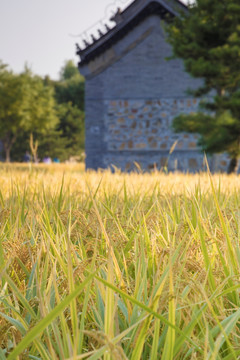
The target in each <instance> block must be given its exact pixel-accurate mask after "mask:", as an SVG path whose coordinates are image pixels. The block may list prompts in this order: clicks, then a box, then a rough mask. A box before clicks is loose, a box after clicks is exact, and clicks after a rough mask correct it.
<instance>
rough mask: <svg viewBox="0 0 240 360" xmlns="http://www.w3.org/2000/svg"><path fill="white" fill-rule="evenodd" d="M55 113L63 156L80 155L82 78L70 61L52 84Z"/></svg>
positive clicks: (82, 127) (82, 135) (81, 147)
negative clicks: (56, 113)
mask: <svg viewBox="0 0 240 360" xmlns="http://www.w3.org/2000/svg"><path fill="white" fill-rule="evenodd" d="M53 86H54V88H55V98H56V101H57V104H58V106H57V111H58V116H59V125H58V127H57V129H58V131H60V132H61V134H62V135H61V137H62V138H64V139H65V140H66V142H65V144H67V145H66V149H65V150H66V151H65V156H68V157H69V156H76V155H80V152H82V150H83V149H84V86H85V83H84V78H83V77H82V76H81V75H80V73H79V70H78V68H77V67H76V66H75V64H74V63H73V61H72V60H69V61H67V62H65V64H64V66H63V67H62V69H61V71H60V80H59V81H55V82H53Z"/></svg>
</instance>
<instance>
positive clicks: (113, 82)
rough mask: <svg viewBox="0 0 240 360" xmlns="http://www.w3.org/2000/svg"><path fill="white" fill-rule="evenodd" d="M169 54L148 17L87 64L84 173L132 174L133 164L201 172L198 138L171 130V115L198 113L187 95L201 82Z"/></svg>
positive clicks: (153, 19) (155, 20)
mask: <svg viewBox="0 0 240 360" xmlns="http://www.w3.org/2000/svg"><path fill="white" fill-rule="evenodd" d="M171 54H172V52H171V47H170V45H169V44H168V43H167V42H166V40H165V35H164V30H163V23H162V22H161V20H160V18H159V17H158V16H151V17H149V18H147V19H146V20H145V21H144V22H142V23H141V24H140V25H138V26H137V27H135V28H134V29H133V30H132V31H131V32H129V33H128V34H127V35H126V36H125V37H124V38H123V39H122V40H121V41H119V42H118V43H117V44H115V45H114V46H113V47H112V48H111V49H109V50H108V51H106V53H105V54H103V55H101V56H100V57H99V58H97V59H95V60H94V61H92V62H91V63H90V64H88V73H89V75H88V77H87V79H86V104H85V105H86V155H87V157H86V167H87V168H93V169H97V168H106V167H109V166H111V165H115V166H117V167H119V168H121V169H123V170H131V169H133V168H134V162H138V163H139V164H140V165H141V167H142V168H143V169H146V170H149V169H152V168H154V167H158V168H161V167H165V166H167V167H168V169H169V170H181V171H187V170H189V171H192V172H195V171H198V170H200V169H201V168H202V163H203V154H202V153H201V152H200V151H199V149H198V147H197V136H196V135H189V134H175V133H173V131H172V130H171V124H172V120H173V118H174V117H175V116H176V115H178V114H179V113H182V112H183V113H190V112H193V111H195V110H196V109H197V105H198V101H197V100H196V99H193V98H191V97H190V96H189V95H187V94H186V90H188V89H189V88H191V89H193V88H197V87H199V85H200V84H201V81H198V80H196V79H193V78H191V77H190V75H188V74H187V73H186V72H185V71H184V69H183V63H182V61H181V60H178V59H177V60H170V61H167V60H166V57H169V56H171ZM104 68H105V69H104ZM103 69H104V70H103ZM173 146H174V150H173ZM172 150H173V152H172ZM170 152H172V153H171V154H170Z"/></svg>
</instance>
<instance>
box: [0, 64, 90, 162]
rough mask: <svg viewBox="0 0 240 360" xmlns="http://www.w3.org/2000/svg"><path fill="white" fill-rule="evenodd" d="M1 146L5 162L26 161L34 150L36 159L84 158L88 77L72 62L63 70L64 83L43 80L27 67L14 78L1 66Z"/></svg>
mask: <svg viewBox="0 0 240 360" xmlns="http://www.w3.org/2000/svg"><path fill="white" fill-rule="evenodd" d="M30 138H31V146H30ZM0 141H1V142H2V144H3V147H4V152H5V158H6V161H10V159H13V160H15V161H21V160H22V159H23V157H24V154H25V152H26V151H30V148H31V150H32V153H34V154H32V155H33V157H34V158H35V160H36V159H37V156H39V157H40V158H43V157H45V156H50V157H52V158H54V157H58V158H59V159H60V160H66V159H68V158H69V157H71V156H78V157H79V156H81V153H82V151H83V149H84V78H83V77H82V76H81V75H80V74H79V71H78V69H77V67H76V66H75V65H74V63H73V61H71V60H69V61H67V62H66V63H65V64H64V65H63V67H62V69H61V71H60V79H59V80H52V79H50V78H49V77H45V78H44V79H42V78H41V77H39V76H36V75H34V74H32V72H31V71H30V70H29V69H28V68H26V69H25V70H24V71H23V72H22V73H21V74H15V73H13V72H12V71H11V70H9V68H8V66H7V65H5V64H3V63H2V62H0ZM34 144H35V145H34ZM36 145H38V146H36ZM33 149H35V150H34V151H33ZM10 153H11V157H10Z"/></svg>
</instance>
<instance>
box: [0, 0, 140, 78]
mask: <svg viewBox="0 0 240 360" xmlns="http://www.w3.org/2000/svg"><path fill="white" fill-rule="evenodd" d="M132 1H133V0H0V59H1V60H2V61H3V62H4V63H7V64H9V66H10V68H11V69H12V70H14V71H15V72H20V71H22V70H23V68H24V63H26V62H27V64H28V65H29V66H30V67H31V69H32V71H33V72H34V73H36V74H39V75H42V76H44V75H47V74H48V75H50V76H51V78H53V79H57V78H58V75H59V71H60V68H61V67H62V66H63V64H64V61H65V60H68V59H74V61H75V63H77V61H78V57H77V56H75V43H76V42H81V38H80V37H72V36H71V34H72V35H78V34H81V33H83V32H84V31H85V30H86V29H88V28H89V27H90V26H92V25H94V24H96V23H97V22H98V21H99V20H101V19H103V20H104V19H106V20H107V19H108V18H109V15H110V14H111V12H112V11H114V9H117V7H118V6H119V7H121V8H124V7H126V6H127V5H128V4H129V3H131V2H132ZM103 22H104V21H103ZM90 32H92V31H90Z"/></svg>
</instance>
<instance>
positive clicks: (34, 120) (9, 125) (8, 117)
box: [0, 64, 57, 161]
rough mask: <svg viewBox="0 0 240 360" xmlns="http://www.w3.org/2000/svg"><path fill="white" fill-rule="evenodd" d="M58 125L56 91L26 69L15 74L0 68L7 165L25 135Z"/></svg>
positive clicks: (0, 121) (0, 133)
mask: <svg viewBox="0 0 240 360" xmlns="http://www.w3.org/2000/svg"><path fill="white" fill-rule="evenodd" d="M56 123H57V117H56V113H55V100H54V98H53V91H52V89H51V88H50V87H48V86H45V85H44V84H43V82H42V80H41V78H39V77H37V76H33V75H32V73H31V72H30V71H29V70H28V69H25V71H24V72H23V73H21V74H14V73H13V72H12V71H10V70H8V68H7V66H5V65H3V64H1V66H0V138H1V141H2V143H3V147H4V151H5V155H6V161H10V152H11V149H12V146H13V144H14V143H15V142H16V141H17V139H18V137H19V136H20V135H21V133H22V132H24V131H30V132H32V131H36V130H38V131H41V132H44V131H46V130H49V129H51V128H53V127H54V126H55V125H56Z"/></svg>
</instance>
